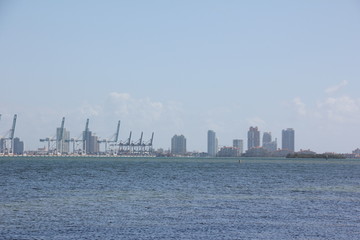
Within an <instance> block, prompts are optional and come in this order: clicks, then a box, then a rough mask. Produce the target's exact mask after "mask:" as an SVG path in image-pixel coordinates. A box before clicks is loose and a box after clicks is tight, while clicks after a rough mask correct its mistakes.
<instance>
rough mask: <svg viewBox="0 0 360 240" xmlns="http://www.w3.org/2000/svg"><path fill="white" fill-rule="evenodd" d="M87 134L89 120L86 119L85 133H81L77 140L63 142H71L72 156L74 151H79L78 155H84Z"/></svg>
mask: <svg viewBox="0 0 360 240" xmlns="http://www.w3.org/2000/svg"><path fill="white" fill-rule="evenodd" d="M88 133H89V119H86V124H85V131H84V132H83V133H82V137H81V135H80V136H79V137H77V138H71V139H68V140H65V142H71V143H72V145H73V146H72V149H73V154H75V152H76V150H77V149H78V150H79V152H78V153H79V154H85V153H86V145H87V144H86V142H87V140H86V138H87V136H88ZM80 143H82V148H81V149H80V148H78V147H79V144H80Z"/></svg>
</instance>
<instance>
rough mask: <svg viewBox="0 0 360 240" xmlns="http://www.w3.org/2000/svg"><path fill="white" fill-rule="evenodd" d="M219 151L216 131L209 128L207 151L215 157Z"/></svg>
mask: <svg viewBox="0 0 360 240" xmlns="http://www.w3.org/2000/svg"><path fill="white" fill-rule="evenodd" d="M217 151H218V144H217V139H216V133H215V132H214V131H213V130H209V131H208V134H207V152H208V155H209V156H210V157H215V156H216V154H217Z"/></svg>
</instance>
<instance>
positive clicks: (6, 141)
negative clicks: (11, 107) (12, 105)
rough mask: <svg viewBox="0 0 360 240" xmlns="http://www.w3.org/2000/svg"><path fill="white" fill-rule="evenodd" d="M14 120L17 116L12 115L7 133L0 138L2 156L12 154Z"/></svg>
mask: <svg viewBox="0 0 360 240" xmlns="http://www.w3.org/2000/svg"><path fill="white" fill-rule="evenodd" d="M16 119H17V114H15V115H14V118H13V122H12V126H11V128H10V130H9V131H7V132H6V133H5V134H4V136H0V140H1V141H0V144H1V146H0V151H1V153H3V154H14V136H15V127H16ZM0 120H1V114H0ZM8 145H9V147H8Z"/></svg>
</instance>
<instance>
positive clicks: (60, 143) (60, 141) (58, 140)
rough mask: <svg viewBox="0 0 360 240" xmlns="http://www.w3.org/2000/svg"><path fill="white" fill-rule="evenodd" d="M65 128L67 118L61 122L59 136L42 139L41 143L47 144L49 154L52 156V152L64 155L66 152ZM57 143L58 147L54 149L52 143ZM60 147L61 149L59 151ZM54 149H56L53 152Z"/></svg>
mask: <svg viewBox="0 0 360 240" xmlns="http://www.w3.org/2000/svg"><path fill="white" fill-rule="evenodd" d="M64 126H65V117H63V118H62V120H61V127H60V133H59V135H58V136H57V137H56V138H55V137H47V138H40V142H47V145H48V146H47V154H50V153H51V151H58V153H60V154H62V153H63V150H64V146H63V137H64ZM54 142H56V147H55V148H54V147H53V146H51V143H54ZM58 147H59V149H57V148H58ZM52 148H54V149H53V150H52Z"/></svg>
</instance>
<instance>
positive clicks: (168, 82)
mask: <svg viewBox="0 0 360 240" xmlns="http://www.w3.org/2000/svg"><path fill="white" fill-rule="evenodd" d="M0 89H1V92H0V114H3V116H2V119H1V121H0V135H4V134H5V132H6V131H7V130H8V129H9V128H10V126H11V121H12V117H13V114H15V113H17V114H18V125H17V129H16V134H15V135H16V136H18V137H20V138H22V139H23V140H24V141H25V145H26V146H25V147H26V149H35V148H37V147H42V146H43V144H41V143H40V142H39V140H38V139H39V138H43V137H51V136H53V135H55V128H56V127H59V126H60V123H61V118H62V117H63V116H65V117H66V123H65V127H66V128H67V129H68V130H70V131H71V135H72V137H77V136H79V135H80V134H81V132H82V131H83V129H84V127H85V121H86V118H90V129H91V130H92V131H93V132H95V133H96V134H97V135H98V136H100V137H104V138H105V137H110V136H111V135H112V134H113V133H114V132H115V130H116V124H117V120H121V121H122V125H121V139H124V140H125V139H126V138H127V136H128V134H129V131H130V130H132V131H133V136H134V137H135V138H139V137H140V133H141V131H144V137H145V138H150V135H151V132H153V131H154V132H155V142H154V145H155V147H156V148H158V147H163V148H165V149H167V148H169V146H170V139H171V137H172V136H173V135H174V134H184V135H185V137H186V138H187V143H188V150H199V151H206V135H207V130H208V129H213V130H214V131H215V132H216V133H217V137H218V138H219V144H220V145H231V144H232V139H235V138H240V139H244V140H245V142H244V145H245V146H246V134H247V131H248V129H249V127H250V126H258V127H259V129H260V131H261V132H264V131H270V132H272V135H273V137H277V138H278V143H279V146H281V130H282V129H285V128H289V127H291V128H294V129H295V131H296V149H297V150H299V149H300V148H303V149H308V148H310V149H312V150H315V151H318V152H324V151H337V152H351V151H352V150H354V149H355V148H357V147H360V141H359V133H360V2H359V1H355V0H353V1H352V0H344V1H339V0H336V1H331V0H305V1H287V0H286V1H285V0H284V1H265V0H264V1H260V0H259V1H230V0H229V1H209V0H206V1H200V0H199V1H190V0H189V1H187V0H185V1H165V0H164V1H36V0H35V1H6V0H2V1H0Z"/></svg>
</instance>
